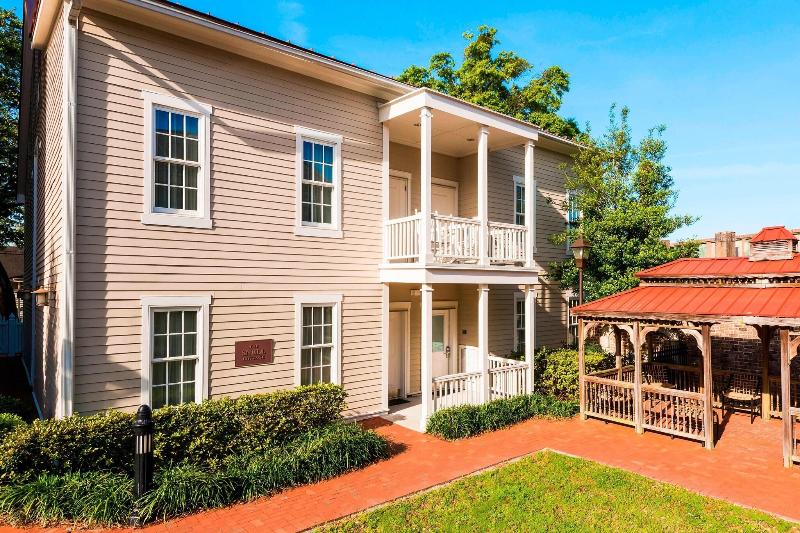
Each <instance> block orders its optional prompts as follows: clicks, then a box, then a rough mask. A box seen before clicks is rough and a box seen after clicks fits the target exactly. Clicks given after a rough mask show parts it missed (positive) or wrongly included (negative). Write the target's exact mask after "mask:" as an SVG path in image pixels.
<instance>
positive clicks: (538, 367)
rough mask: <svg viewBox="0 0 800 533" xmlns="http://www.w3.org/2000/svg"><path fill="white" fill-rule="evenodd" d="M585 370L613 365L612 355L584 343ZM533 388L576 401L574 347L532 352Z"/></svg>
mask: <svg viewBox="0 0 800 533" xmlns="http://www.w3.org/2000/svg"><path fill="white" fill-rule="evenodd" d="M584 359H585V363H586V372H589V373H590V372H595V371H597V370H605V369H608V368H613V367H614V364H615V360H614V356H613V355H610V354H608V353H606V352H604V351H603V350H602V348H600V346H598V345H590V344H588V345H587V346H586V354H585V358H584ZM533 365H534V375H535V376H536V379H535V380H534V381H535V383H536V385H535V386H536V390H537V391H538V392H540V393H542V394H549V395H551V396H555V397H557V398H561V399H562V400H568V401H575V402H576V401H578V350H574V349H570V348H556V349H552V348H542V349H540V350H539V351H538V352H536V353H535V354H534V358H533Z"/></svg>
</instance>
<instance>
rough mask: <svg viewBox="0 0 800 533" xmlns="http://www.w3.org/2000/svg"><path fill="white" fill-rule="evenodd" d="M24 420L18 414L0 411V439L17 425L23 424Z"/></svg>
mask: <svg viewBox="0 0 800 533" xmlns="http://www.w3.org/2000/svg"><path fill="white" fill-rule="evenodd" d="M24 425H25V421H24V420H23V419H22V417H21V416H19V415H13V414H11V413H0V440H3V439H4V438H6V435H8V434H9V433H11V432H12V431H14V429H16V427H17V426H24Z"/></svg>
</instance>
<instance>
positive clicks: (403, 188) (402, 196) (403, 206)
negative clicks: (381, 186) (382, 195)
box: [389, 176, 408, 219]
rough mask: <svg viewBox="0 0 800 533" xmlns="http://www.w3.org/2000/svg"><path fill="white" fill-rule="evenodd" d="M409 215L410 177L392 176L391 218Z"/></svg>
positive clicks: (390, 191)
mask: <svg viewBox="0 0 800 533" xmlns="http://www.w3.org/2000/svg"><path fill="white" fill-rule="evenodd" d="M405 216H408V179H407V178H401V177H399V176H392V177H391V179H390V180H389V218H390V219H391V218H403V217H405Z"/></svg>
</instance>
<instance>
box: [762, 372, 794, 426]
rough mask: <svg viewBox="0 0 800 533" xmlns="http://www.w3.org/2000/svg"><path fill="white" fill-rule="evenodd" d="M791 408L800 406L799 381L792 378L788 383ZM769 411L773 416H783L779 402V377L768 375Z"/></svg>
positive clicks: (781, 405)
mask: <svg viewBox="0 0 800 533" xmlns="http://www.w3.org/2000/svg"><path fill="white" fill-rule="evenodd" d="M789 390H790V396H789V397H790V398H791V399H792V404H791V405H790V407H792V408H800V381H797V380H794V379H793V380H792V381H791V384H790V385H789ZM769 396H770V412H769V414H770V415H771V416H774V417H775V418H782V417H783V403H782V402H781V378H780V377H778V376H770V378H769Z"/></svg>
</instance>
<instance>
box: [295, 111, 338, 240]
mask: <svg viewBox="0 0 800 533" xmlns="http://www.w3.org/2000/svg"><path fill="white" fill-rule="evenodd" d="M294 133H295V137H296V142H295V215H294V219H295V224H294V234H295V235H297V236H303V237H331V238H338V239H340V238H342V236H343V233H342V140H343V137H342V136H341V135H338V134H335V133H327V132H324V131H318V130H313V129H310V128H304V127H301V126H295V128H294ZM305 141H308V142H311V143H316V144H321V145H323V146H331V147H332V148H333V182H332V186H333V187H332V188H333V191H332V193H331V222H330V223H321V222H307V221H303V182H304V181H306V180H304V179H303V142H305ZM306 183H309V184H310V183H311V182H308V181H306Z"/></svg>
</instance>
